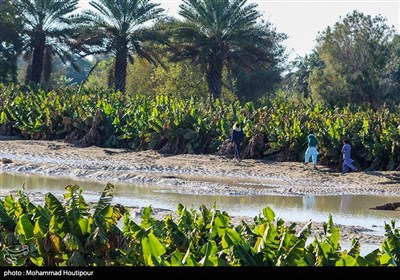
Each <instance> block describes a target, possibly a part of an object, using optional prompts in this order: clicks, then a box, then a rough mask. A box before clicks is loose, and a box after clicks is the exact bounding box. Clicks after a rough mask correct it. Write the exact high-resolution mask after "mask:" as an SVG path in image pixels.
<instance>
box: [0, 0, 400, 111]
mask: <svg viewBox="0 0 400 280" xmlns="http://www.w3.org/2000/svg"><path fill="white" fill-rule="evenodd" d="M78 2H79V1H77V0H73V1H68V0H46V1H45V0H38V1H33V0H26V1H25V0H16V1H2V2H1V4H0V14H1V17H0V28H1V30H2V31H4V32H2V33H1V34H0V41H1V44H0V66H1V67H0V81H1V82H14V83H17V82H19V83H21V82H22V80H21V78H19V76H20V77H21V73H20V71H21V69H22V67H20V66H21V65H22V61H24V62H25V67H24V69H25V73H24V75H23V76H24V81H23V82H24V83H26V84H29V85H36V86H41V87H50V86H53V87H54V84H53V85H51V83H50V81H51V78H52V73H54V70H56V69H54V67H55V63H56V62H57V61H58V62H59V64H61V63H64V64H66V65H67V66H66V67H64V68H67V69H70V68H74V69H76V70H77V71H81V72H84V78H81V81H80V82H81V84H83V83H84V82H87V81H88V82H90V81H92V82H93V80H96V76H97V75H93V74H96V73H97V74H99V72H100V74H101V72H102V71H100V70H101V69H103V70H106V72H107V79H106V80H107V84H106V86H107V87H109V88H111V89H113V90H115V91H121V92H126V93H127V94H128V93H132V90H136V91H139V90H141V91H142V92H141V93H146V92H147V91H155V92H156V93H157V90H164V91H169V92H168V93H170V94H174V93H175V94H185V93H189V94H190V95H202V96H207V97H210V98H211V99H217V98H230V97H232V98H235V99H236V98H238V99H240V100H242V101H248V100H254V99H259V98H260V97H261V98H263V97H270V96H271V95H274V94H275V93H276V92H277V90H279V89H283V90H284V91H286V92H288V93H290V94H294V95H299V94H301V95H303V96H304V97H306V98H309V99H311V100H312V101H313V102H323V103H325V104H328V105H339V106H346V105H347V104H349V103H352V104H354V103H355V104H361V105H363V104H365V105H367V106H372V107H373V108H378V107H379V106H381V105H383V104H385V105H387V104H397V103H398V99H399V90H398V88H399V87H398V85H399V84H398V83H399V79H400V76H399V73H400V72H399V70H400V61H399V54H400V52H399V50H400V44H399V36H398V34H397V33H396V30H395V29H394V28H393V27H390V26H388V25H387V23H386V19H385V18H384V17H383V16H375V17H372V16H369V15H364V14H363V13H360V12H357V11H353V12H350V13H349V14H347V15H345V16H344V17H343V18H340V19H339V21H338V22H336V23H335V24H334V25H333V26H328V27H326V28H325V30H323V31H322V32H320V33H319V34H318V35H317V36H316V39H317V40H316V42H317V43H316V46H315V49H314V50H313V51H312V53H310V54H307V55H305V56H304V57H300V56H299V57H297V58H296V59H295V60H294V61H291V62H287V58H288V53H287V51H286V49H285V47H284V46H283V42H284V40H285V39H286V38H287V35H286V34H284V33H280V32H278V31H277V30H276V28H275V27H274V26H273V24H272V23H271V22H268V21H266V20H265V19H263V18H262V14H261V13H260V12H259V11H258V10H257V4H255V3H247V0H183V1H182V3H181V4H180V6H179V11H178V14H179V15H180V16H181V18H182V19H177V18H174V17H170V16H168V15H166V14H165V11H164V10H163V9H162V8H161V7H160V4H158V3H152V1H149V0H139V1H133V0H117V1H107V0H99V1H90V2H89V4H90V6H91V9H90V10H82V11H79V10H78ZM322 28H323V27H322ZM89 58H90V59H89ZM135 62H143V63H135ZM143 65H145V66H143ZM102 67H103V68H102ZM19 68H21V69H19ZM68 71H69V70H68ZM96 71H97V72H96ZM170 71H171V72H172V73H173V74H172V77H169V73H170ZM90 74H92V75H90ZM69 75H70V77H72V76H73V74H72V73H71V71H70V72H69ZM180 78H181V79H183V80H184V81H185V83H183V84H180V85H179V82H177V81H179V80H180ZM185 78H187V79H186V80H185ZM193 80H196V81H198V83H197V84H194V82H193ZM127 81H128V84H129V83H133V84H135V86H133V87H130V88H128V89H127V88H126V86H127ZM64 82H65V83H66V82H67V81H64ZM97 82H100V84H101V82H102V81H101V80H99V79H98V80H97ZM65 83H64V85H65ZM177 84H178V85H177ZM194 88H195V89H196V90H193V89H194ZM174 91H175V92H174ZM164 93H165V92H164Z"/></svg>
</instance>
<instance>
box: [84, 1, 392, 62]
mask: <svg viewBox="0 0 400 280" xmlns="http://www.w3.org/2000/svg"><path fill="white" fill-rule="evenodd" d="M88 2H89V0H80V6H81V7H83V8H88V7H89V5H88ZM152 2H154V3H160V4H161V6H162V7H163V8H164V9H165V10H166V12H167V14H169V15H171V16H176V17H178V13H177V11H178V6H179V4H180V3H181V1H180V0H158V1H157V0H153V1H152ZM248 3H257V5H258V10H259V11H261V12H262V13H263V17H264V18H265V19H267V20H268V21H269V22H271V23H272V24H273V25H274V26H275V27H276V29H277V31H278V32H282V33H286V34H287V35H288V36H289V38H288V39H287V40H286V41H285V45H286V48H287V51H288V52H289V53H290V58H294V57H295V56H296V55H301V56H304V55H305V54H307V53H310V52H311V50H312V49H313V48H314V46H315V41H314V40H315V38H316V36H317V34H318V32H320V31H323V30H324V29H325V28H326V27H328V26H333V25H334V23H335V22H337V21H339V20H340V17H344V16H345V15H346V14H348V13H351V12H352V11H353V10H357V11H359V12H362V13H364V14H366V15H371V16H376V15H379V14H380V15H382V16H384V17H385V18H386V19H387V23H388V25H390V26H394V27H395V28H396V29H397V32H399V30H400V0H395V1H394V0H392V1H385V0H382V1H376V0H363V1H351V0H350V1H346V0H336V1H331V0H319V1H312V0H311V1H303V0H291V1H285V0H281V1H278V0H275V1H274V0H254V1H252V0H248Z"/></svg>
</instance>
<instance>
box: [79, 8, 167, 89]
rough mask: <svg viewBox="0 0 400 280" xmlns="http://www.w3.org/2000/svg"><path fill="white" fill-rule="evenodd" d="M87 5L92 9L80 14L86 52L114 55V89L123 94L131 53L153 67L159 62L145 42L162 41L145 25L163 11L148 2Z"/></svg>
mask: <svg viewBox="0 0 400 280" xmlns="http://www.w3.org/2000/svg"><path fill="white" fill-rule="evenodd" d="M89 4H90V5H91V6H92V7H93V9H94V10H93V11H92V10H86V11H84V13H83V17H84V20H85V21H86V23H87V26H86V27H87V28H86V32H84V33H83V35H84V36H83V38H82V43H83V45H84V47H85V52H86V53H87V54H96V53H97V54H99V53H104V54H110V53H112V54H113V55H114V56H115V67H114V83H115V85H114V87H115V90H119V91H122V92H124V91H125V86H126V68H127V64H128V60H129V62H130V63H133V62H134V54H136V55H137V56H139V57H141V58H143V59H146V60H148V61H149V62H151V63H153V64H156V63H157V62H158V60H157V56H156V54H155V52H154V51H153V50H152V48H151V47H149V46H146V45H145V44H144V42H146V41H155V42H157V41H160V39H161V38H160V37H157V35H156V34H155V32H153V30H151V28H149V27H148V25H147V26H146V24H148V22H149V21H151V20H154V19H158V18H160V16H161V13H162V12H163V11H164V10H163V9H162V8H158V6H159V5H160V4H153V3H150V1H149V0H99V1H98V2H95V1H90V2H89Z"/></svg>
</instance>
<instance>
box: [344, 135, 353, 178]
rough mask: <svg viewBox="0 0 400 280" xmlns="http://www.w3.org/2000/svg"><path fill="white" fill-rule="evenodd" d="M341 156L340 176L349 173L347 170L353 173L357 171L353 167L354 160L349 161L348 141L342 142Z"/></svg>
mask: <svg viewBox="0 0 400 280" xmlns="http://www.w3.org/2000/svg"><path fill="white" fill-rule="evenodd" d="M342 154H343V164H342V174H343V175H344V174H346V173H347V172H349V168H350V169H352V170H353V171H357V167H355V166H354V164H353V162H354V160H352V159H351V146H350V144H349V139H344V140H343V147H342Z"/></svg>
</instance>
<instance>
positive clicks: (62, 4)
mask: <svg viewBox="0 0 400 280" xmlns="http://www.w3.org/2000/svg"><path fill="white" fill-rule="evenodd" d="M78 2H79V1H78V0H15V1H13V6H14V12H15V14H16V16H17V17H19V18H20V19H21V20H22V23H23V27H22V29H21V30H20V32H21V36H22V39H23V43H24V45H23V51H24V52H25V58H26V59H28V60H29V63H28V67H27V73H26V81H27V82H28V83H30V82H34V83H36V84H38V83H40V82H41V80H42V76H44V77H45V79H48V78H49V77H50V72H51V61H52V57H53V56H58V57H60V58H61V60H62V61H63V62H64V63H67V62H68V61H69V62H72V61H73V59H72V57H71V45H72V42H73V34H74V31H75V25H74V24H73V17H72V16H69V15H70V14H71V13H72V12H73V11H75V10H76V9H77V5H78ZM72 64H73V63H72ZM73 66H74V64H73Z"/></svg>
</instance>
